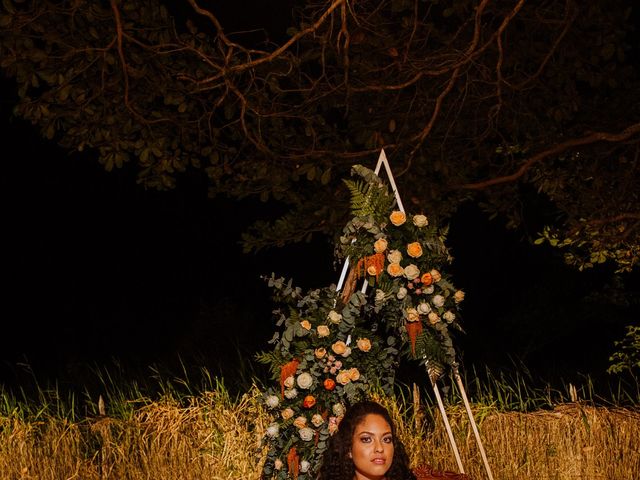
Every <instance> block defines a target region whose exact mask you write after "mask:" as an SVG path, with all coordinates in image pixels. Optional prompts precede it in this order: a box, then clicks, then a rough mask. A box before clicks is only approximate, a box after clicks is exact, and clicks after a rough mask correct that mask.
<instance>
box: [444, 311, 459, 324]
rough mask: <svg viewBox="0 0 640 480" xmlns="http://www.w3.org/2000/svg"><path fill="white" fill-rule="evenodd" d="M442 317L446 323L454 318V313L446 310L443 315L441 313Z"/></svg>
mask: <svg viewBox="0 0 640 480" xmlns="http://www.w3.org/2000/svg"><path fill="white" fill-rule="evenodd" d="M442 318H444V319H445V321H446V322H447V323H451V322H453V321H454V320H455V319H456V314H455V313H453V312H452V311H451V310H447V311H446V312H445V313H444V315H442Z"/></svg>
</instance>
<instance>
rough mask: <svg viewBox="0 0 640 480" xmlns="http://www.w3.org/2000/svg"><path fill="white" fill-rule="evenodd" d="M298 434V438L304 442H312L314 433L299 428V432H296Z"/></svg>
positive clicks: (305, 428)
mask: <svg viewBox="0 0 640 480" xmlns="http://www.w3.org/2000/svg"><path fill="white" fill-rule="evenodd" d="M298 434H299V435H300V438H301V439H302V440H304V441H305V442H310V441H311V440H313V434H314V432H313V430H312V429H310V428H309V427H304V428H301V429H300V430H298Z"/></svg>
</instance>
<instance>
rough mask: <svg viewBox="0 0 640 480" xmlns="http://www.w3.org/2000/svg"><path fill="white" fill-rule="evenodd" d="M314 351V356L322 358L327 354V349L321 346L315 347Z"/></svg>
mask: <svg viewBox="0 0 640 480" xmlns="http://www.w3.org/2000/svg"><path fill="white" fill-rule="evenodd" d="M314 353H315V356H316V358H318V359H320V358H324V356H325V355H326V354H327V350H326V349H325V348H323V347H318V348H316V350H315V352H314Z"/></svg>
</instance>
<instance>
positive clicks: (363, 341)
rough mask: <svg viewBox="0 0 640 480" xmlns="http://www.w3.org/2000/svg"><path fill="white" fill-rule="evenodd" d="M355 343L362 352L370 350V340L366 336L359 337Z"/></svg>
mask: <svg viewBox="0 0 640 480" xmlns="http://www.w3.org/2000/svg"><path fill="white" fill-rule="evenodd" d="M356 345H358V348H359V349H360V351H362V352H368V351H369V350H371V341H370V340H369V339H368V338H359V339H358V341H357V342H356Z"/></svg>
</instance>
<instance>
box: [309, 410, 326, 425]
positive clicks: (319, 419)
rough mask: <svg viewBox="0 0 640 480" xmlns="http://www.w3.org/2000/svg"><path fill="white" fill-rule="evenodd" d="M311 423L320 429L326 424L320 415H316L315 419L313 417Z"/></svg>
mask: <svg viewBox="0 0 640 480" xmlns="http://www.w3.org/2000/svg"><path fill="white" fill-rule="evenodd" d="M311 423H313V424H314V425H315V426H316V427H319V426H320V425H322V424H323V423H324V418H322V415H320V414H319V413H316V414H315V415H314V416H313V417H311Z"/></svg>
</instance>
